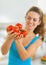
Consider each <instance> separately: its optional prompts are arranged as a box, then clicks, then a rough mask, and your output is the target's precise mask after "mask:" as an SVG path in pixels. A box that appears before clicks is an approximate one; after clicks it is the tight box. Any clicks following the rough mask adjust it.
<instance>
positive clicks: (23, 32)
mask: <svg viewBox="0 0 46 65" xmlns="http://www.w3.org/2000/svg"><path fill="white" fill-rule="evenodd" d="M21 34H23V37H25V36H26V35H27V30H26V29H25V30H24V29H22V30H21Z"/></svg>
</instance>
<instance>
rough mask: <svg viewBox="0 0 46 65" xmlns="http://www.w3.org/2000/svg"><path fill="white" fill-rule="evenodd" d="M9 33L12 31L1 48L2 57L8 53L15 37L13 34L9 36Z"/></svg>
mask: <svg viewBox="0 0 46 65" xmlns="http://www.w3.org/2000/svg"><path fill="white" fill-rule="evenodd" d="M11 33H12V31H10V32H9V34H8V35H7V38H6V40H5V42H4V44H3V45H2V47H1V52H2V54H3V55H5V54H7V52H8V51H9V49H10V47H11V44H12V41H13V38H14V36H15V33H13V34H11Z"/></svg>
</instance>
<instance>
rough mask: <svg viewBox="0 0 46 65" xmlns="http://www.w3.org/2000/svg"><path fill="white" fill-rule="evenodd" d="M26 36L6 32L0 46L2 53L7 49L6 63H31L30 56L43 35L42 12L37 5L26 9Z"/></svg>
mask: <svg viewBox="0 0 46 65" xmlns="http://www.w3.org/2000/svg"><path fill="white" fill-rule="evenodd" d="M25 23H26V26H25V29H26V30H27V31H28V34H27V35H26V37H24V38H23V36H22V35H21V37H17V34H16V33H12V32H13V31H10V32H8V35H7V38H6V40H5V42H4V44H3V45H2V47H1V51H2V54H3V55H5V54H7V53H8V51H9V62H8V65H32V64H31V61H32V56H33V55H34V54H35V52H36V50H37V48H38V47H39V46H40V45H41V43H42V40H43V36H44V24H43V13H42V11H41V10H40V9H39V8H37V7H32V8H30V9H29V10H28V12H27V13H26V16H25Z"/></svg>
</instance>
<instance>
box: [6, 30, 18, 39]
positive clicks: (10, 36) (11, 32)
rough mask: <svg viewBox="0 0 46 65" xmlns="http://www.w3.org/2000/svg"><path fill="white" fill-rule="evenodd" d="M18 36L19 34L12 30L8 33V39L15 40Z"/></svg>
mask: <svg viewBox="0 0 46 65" xmlns="http://www.w3.org/2000/svg"><path fill="white" fill-rule="evenodd" d="M16 36H17V34H16V33H15V32H14V33H13V30H12V31H9V32H8V35H7V39H14V38H15V37H16Z"/></svg>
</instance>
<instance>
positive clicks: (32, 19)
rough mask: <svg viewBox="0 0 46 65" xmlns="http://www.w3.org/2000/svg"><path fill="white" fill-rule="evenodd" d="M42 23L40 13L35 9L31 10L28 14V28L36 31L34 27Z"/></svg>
mask: <svg viewBox="0 0 46 65" xmlns="http://www.w3.org/2000/svg"><path fill="white" fill-rule="evenodd" d="M39 24H40V15H39V14H38V13H36V12H34V11H31V12H29V13H28V14H27V16H26V27H27V29H28V30H32V31H34V29H35V28H36V27H37V26H38V25H39Z"/></svg>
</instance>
